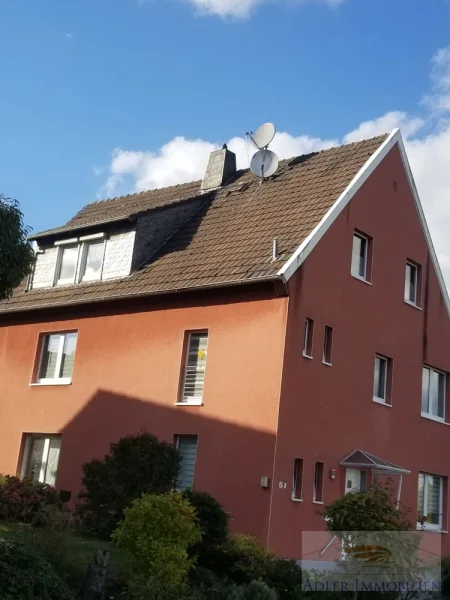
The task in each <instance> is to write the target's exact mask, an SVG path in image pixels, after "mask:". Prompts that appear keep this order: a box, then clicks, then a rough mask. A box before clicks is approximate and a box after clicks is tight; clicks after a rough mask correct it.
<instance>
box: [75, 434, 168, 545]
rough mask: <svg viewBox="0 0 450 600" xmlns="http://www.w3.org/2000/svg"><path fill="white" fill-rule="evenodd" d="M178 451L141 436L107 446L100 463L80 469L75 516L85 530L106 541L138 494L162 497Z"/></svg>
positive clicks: (153, 438) (133, 436)
mask: <svg viewBox="0 0 450 600" xmlns="http://www.w3.org/2000/svg"><path fill="white" fill-rule="evenodd" d="M179 470H180V456H179V453H178V450H176V448H174V447H173V446H172V445H171V444H168V443H167V442H160V441H159V440H158V438H157V437H155V436H154V435H151V434H150V433H147V432H143V433H140V434H138V435H129V436H126V437H124V438H122V439H120V440H119V441H118V442H117V443H114V444H111V445H110V453H109V454H108V455H106V456H105V457H104V458H103V460H96V459H95V460H92V461H91V462H89V463H86V464H85V465H83V479H82V482H83V489H82V491H81V492H80V494H79V500H80V503H79V504H78V506H77V510H76V513H77V516H78V518H79V519H80V523H81V524H82V526H83V528H84V529H85V530H88V531H90V532H91V533H93V534H95V535H98V536H99V537H102V538H103V539H108V538H109V536H110V535H111V533H112V532H113V531H114V529H115V528H116V527H117V524H118V523H119V521H120V520H121V519H122V518H123V511H124V509H125V508H126V507H128V506H130V505H131V503H132V501H133V500H135V499H136V498H139V497H140V496H141V494H165V493H167V492H169V491H170V490H172V489H173V488H174V487H175V482H176V479H177V476H178V473H179Z"/></svg>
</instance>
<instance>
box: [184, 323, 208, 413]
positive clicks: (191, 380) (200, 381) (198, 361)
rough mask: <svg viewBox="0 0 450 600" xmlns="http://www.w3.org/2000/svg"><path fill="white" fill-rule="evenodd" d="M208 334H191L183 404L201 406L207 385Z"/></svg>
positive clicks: (186, 361) (185, 369)
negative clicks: (204, 388)
mask: <svg viewBox="0 0 450 600" xmlns="http://www.w3.org/2000/svg"><path fill="white" fill-rule="evenodd" d="M207 353H208V333H206V332H204V333H190V334H189V337H188V343H187V352H186V360H185V368H184V382H183V390H182V395H181V402H186V403H188V404H189V403H191V404H201V402H202V399H203V387H204V385H205V369H206V357H207Z"/></svg>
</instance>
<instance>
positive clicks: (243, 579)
mask: <svg viewBox="0 0 450 600" xmlns="http://www.w3.org/2000/svg"><path fill="white" fill-rule="evenodd" d="M271 558H272V555H271V554H268V553H267V552H266V550H265V549H264V547H263V545H262V544H261V542H260V541H259V540H257V539H255V538H253V537H251V536H249V535H240V534H238V535H230V536H229V537H228V539H227V540H226V541H225V543H224V544H222V545H221V546H219V547H217V548H215V549H214V550H213V551H212V552H211V556H210V564H211V566H210V568H211V570H212V571H214V572H215V573H217V574H218V575H219V576H222V577H228V578H230V579H231V580H232V581H233V582H235V583H237V584H238V585H240V584H242V583H250V582H251V581H253V580H255V579H264V575H265V573H266V570H267V566H268V562H269V561H270V559H271Z"/></svg>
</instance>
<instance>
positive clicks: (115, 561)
mask: <svg viewBox="0 0 450 600" xmlns="http://www.w3.org/2000/svg"><path fill="white" fill-rule="evenodd" d="M1 537H3V538H8V539H15V540H21V541H23V542H24V543H25V544H27V545H34V546H35V547H36V548H39V549H40V550H43V551H44V552H45V551H46V550H47V552H48V553H49V554H50V557H54V559H55V562H57V563H58V567H59V568H60V570H61V571H62V572H63V573H64V575H65V576H66V578H67V581H68V583H69V584H70V585H71V586H72V587H73V588H74V589H79V588H81V586H82V584H83V581H84V576H85V574H86V569H87V567H88V565H89V564H90V563H91V562H93V559H94V554H95V552H96V550H98V549H99V548H100V549H101V550H108V552H109V553H110V561H109V569H108V579H109V580H111V581H114V580H118V579H120V576H121V573H122V572H123V570H124V560H123V556H122V555H121V553H120V551H119V550H118V549H117V548H116V547H115V546H114V545H113V544H111V543H109V542H105V541H103V540H99V539H96V538H93V537H84V536H82V535H80V534H78V533H76V532H74V531H72V530H67V531H66V532H65V533H63V534H58V533H49V532H48V531H46V530H45V529H44V528H34V527H31V525H25V524H23V523H6V522H0V538H1Z"/></svg>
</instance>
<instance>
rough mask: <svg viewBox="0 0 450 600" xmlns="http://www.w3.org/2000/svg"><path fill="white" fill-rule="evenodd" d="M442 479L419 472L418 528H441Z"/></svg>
mask: <svg viewBox="0 0 450 600" xmlns="http://www.w3.org/2000/svg"><path fill="white" fill-rule="evenodd" d="M443 489H444V479H443V477H439V476H438V475H430V474H428V473H419V486H418V497H417V526H418V528H419V529H442V521H443V518H442V517H443V512H444V508H443Z"/></svg>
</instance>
